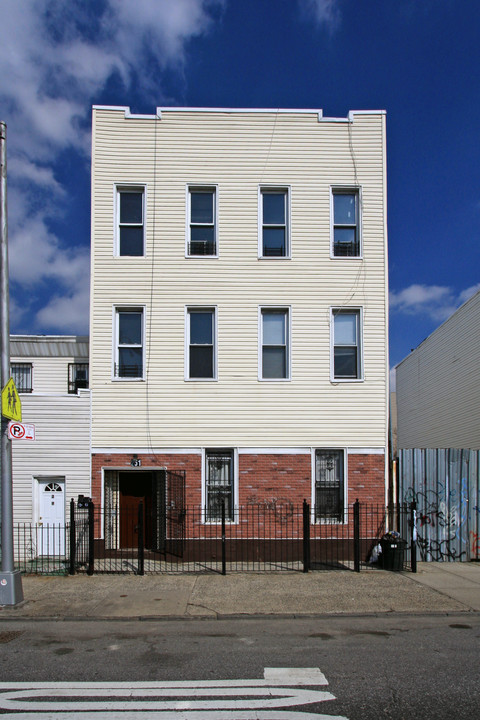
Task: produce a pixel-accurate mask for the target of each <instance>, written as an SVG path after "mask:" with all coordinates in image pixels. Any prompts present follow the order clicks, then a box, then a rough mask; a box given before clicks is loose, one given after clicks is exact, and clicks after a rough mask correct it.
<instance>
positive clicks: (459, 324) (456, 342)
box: [397, 292, 480, 450]
mask: <svg viewBox="0 0 480 720" xmlns="http://www.w3.org/2000/svg"><path fill="white" fill-rule="evenodd" d="M479 368H480V292H479V293H477V294H476V295H474V297H473V298H471V299H470V300H469V301H468V302H466V303H465V304H464V305H463V306H462V307H461V308H459V309H458V310H457V311H456V312H455V313H454V314H453V315H452V316H451V317H450V318H449V319H448V320H447V321H446V322H444V323H443V325H441V326H440V327H439V328H437V330H435V332H434V333H432V335H430V336H429V337H428V338H427V339H426V340H424V342H423V343H422V344H421V345H419V347H418V348H417V349H416V350H414V351H413V352H412V353H411V354H410V355H409V356H408V357H407V358H405V360H403V361H402V362H401V363H400V365H398V367H397V422H398V447H399V448H400V449H402V448H437V447H439V448H472V449H474V450H480V383H479Z"/></svg>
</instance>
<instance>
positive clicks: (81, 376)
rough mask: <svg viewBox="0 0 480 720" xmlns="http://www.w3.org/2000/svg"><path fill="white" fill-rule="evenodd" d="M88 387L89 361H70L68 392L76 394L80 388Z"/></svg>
mask: <svg viewBox="0 0 480 720" xmlns="http://www.w3.org/2000/svg"><path fill="white" fill-rule="evenodd" d="M86 388H88V363H69V365H68V392H69V394H70V395H72V394H76V393H77V391H78V390H85V389H86Z"/></svg>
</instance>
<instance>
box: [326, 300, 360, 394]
mask: <svg viewBox="0 0 480 720" xmlns="http://www.w3.org/2000/svg"><path fill="white" fill-rule="evenodd" d="M338 312H352V313H358V325H359V327H358V344H359V347H358V377H357V378H337V377H335V358H334V345H335V337H334V336H335V320H334V316H335V313H338ZM364 379H365V378H364V350H363V308H362V307H358V306H355V307H350V306H349V305H342V306H336V305H335V306H333V307H331V308H330V382H331V383H333V384H334V385H336V384H337V383H361V382H364Z"/></svg>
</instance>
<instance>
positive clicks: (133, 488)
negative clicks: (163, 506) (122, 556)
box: [119, 471, 152, 548]
mask: <svg viewBox="0 0 480 720" xmlns="http://www.w3.org/2000/svg"><path fill="white" fill-rule="evenodd" d="M119 492H120V547H122V548H136V547H138V507H139V505H140V503H143V527H144V538H145V542H144V545H145V547H150V545H151V535H152V522H151V517H152V473H151V472H145V471H132V472H129V471H126V472H120V473H119Z"/></svg>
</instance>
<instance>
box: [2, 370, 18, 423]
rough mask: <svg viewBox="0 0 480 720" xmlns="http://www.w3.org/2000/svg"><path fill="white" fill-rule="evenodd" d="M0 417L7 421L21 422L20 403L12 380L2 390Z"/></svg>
mask: <svg viewBox="0 0 480 720" xmlns="http://www.w3.org/2000/svg"><path fill="white" fill-rule="evenodd" d="M2 415H3V416H4V417H6V418H8V419H9V420H17V422H22V403H21V402H20V396H19V394H18V392H17V388H16V387H15V383H14V382H13V379H12V378H10V380H9V381H8V383H7V384H6V385H5V387H4V388H3V390H2Z"/></svg>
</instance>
